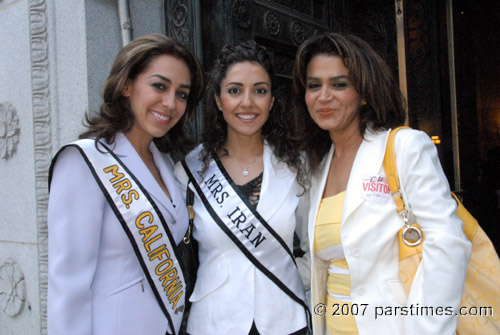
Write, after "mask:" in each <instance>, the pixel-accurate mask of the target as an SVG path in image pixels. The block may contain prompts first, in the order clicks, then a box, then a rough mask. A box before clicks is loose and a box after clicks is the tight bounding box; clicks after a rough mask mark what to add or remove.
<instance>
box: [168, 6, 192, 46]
mask: <svg viewBox="0 0 500 335" xmlns="http://www.w3.org/2000/svg"><path fill="white" fill-rule="evenodd" d="M171 13H172V23H173V26H174V27H173V28H174V29H173V30H172V32H173V34H174V37H175V39H176V40H177V41H179V42H180V43H182V44H185V45H186V44H189V42H190V41H189V28H188V27H187V25H186V23H187V22H188V8H187V6H186V5H185V4H183V3H182V2H180V1H176V2H175V3H174V4H173V6H172V12H171Z"/></svg>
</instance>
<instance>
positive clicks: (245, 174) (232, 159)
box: [227, 152, 259, 177]
mask: <svg viewBox="0 0 500 335" xmlns="http://www.w3.org/2000/svg"><path fill="white" fill-rule="evenodd" d="M227 155H228V156H229V159H230V160H231V161H232V162H233V163H234V164H235V165H236V166H237V167H239V168H240V169H243V171H242V172H241V174H242V175H243V176H244V177H248V174H249V172H248V168H249V167H250V166H251V165H252V164H253V163H255V161H256V160H257V158H259V156H257V157H255V159H254V160H253V161H252V162H251V163H250V164H248V165H247V166H246V167H242V166H241V165H240V164H238V161H237V160H236V159H235V158H233V157H232V156H231V155H230V154H229V152H228V153H227Z"/></svg>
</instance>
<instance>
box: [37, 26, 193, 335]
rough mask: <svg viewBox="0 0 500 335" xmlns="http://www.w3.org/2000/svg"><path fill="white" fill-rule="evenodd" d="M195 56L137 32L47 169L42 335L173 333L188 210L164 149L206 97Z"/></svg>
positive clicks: (174, 145)
mask: <svg viewBox="0 0 500 335" xmlns="http://www.w3.org/2000/svg"><path fill="white" fill-rule="evenodd" d="M202 78H203V76H202V70H201V66H200V64H199V62H198V60H197V59H196V57H195V56H194V55H193V54H192V53H191V52H190V51H189V50H188V49H187V48H186V47H184V46H181V45H180V44H178V43H177V42H175V41H173V40H172V39H170V38H168V37H165V36H162V35H158V34H152V35H145V36H142V37H139V38H137V39H136V40H134V41H132V42H131V43H129V44H128V45H127V46H125V47H124V48H123V49H122V50H121V51H120V52H119V53H118V55H117V57H116V59H115V61H114V64H113V67H112V69H111V72H110V74H109V77H108V79H107V81H106V83H105V86H104V102H103V104H102V106H101V108H100V110H99V112H98V113H96V114H91V115H88V116H87V127H88V129H87V131H85V132H84V133H83V134H81V135H80V138H81V139H80V140H79V141H76V142H74V143H72V144H69V145H66V146H64V147H63V148H62V149H61V150H60V151H59V152H58V153H57V155H56V157H54V160H53V162H52V165H51V168H50V199H49V208H48V229H49V242H48V244H49V271H48V273H49V285H48V312H47V318H48V334H50V335H56V334H61V335H63V334H64V335H66V334H75V335H76V334H93V335H113V334H114V335H124V334H130V335H136V334H179V333H180V331H181V322H182V316H183V311H184V310H185V309H186V306H187V305H186V304H187V298H186V297H187V296H188V295H189V283H188V282H187V279H188V278H189V273H187V272H186V271H185V269H183V268H182V267H181V264H180V262H181V261H182V259H181V258H182V254H181V253H180V252H179V250H180V248H181V247H183V242H182V240H183V237H185V234H186V232H187V228H188V222H189V219H188V213H187V209H186V207H185V204H184V199H183V196H182V194H181V192H180V190H179V189H178V184H177V182H176V180H175V177H174V175H173V167H174V163H173V161H172V159H171V158H170V153H172V152H177V151H180V152H182V151H183V150H184V148H185V146H186V145H187V144H188V143H189V142H188V138H187V137H186V136H185V135H184V132H183V126H184V125H185V124H186V121H187V120H188V118H189V116H190V115H191V114H192V112H193V109H194V107H195V106H196V105H197V103H198V101H199V99H200V96H201V92H202V90H203V80H202Z"/></svg>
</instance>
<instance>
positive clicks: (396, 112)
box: [293, 33, 406, 168]
mask: <svg viewBox="0 0 500 335" xmlns="http://www.w3.org/2000/svg"><path fill="white" fill-rule="evenodd" d="M317 55H332V56H339V57H340V58H341V59H342V60H343V62H344V65H345V66H346V68H347V69H348V70H349V79H350V81H351V83H352V85H354V88H355V89H356V91H357V92H358V93H359V94H360V95H361V97H362V98H363V99H364V100H365V101H366V103H367V104H366V105H362V106H361V107H360V110H359V116H360V118H359V120H360V122H359V130H360V133H361V136H364V134H365V131H366V128H367V127H368V126H370V127H371V128H372V129H373V130H376V131H377V130H383V129H389V128H393V127H397V126H400V125H402V124H403V123H404V121H405V119H406V113H405V108H406V107H405V106H406V103H405V100H404V97H403V95H402V94H401V91H400V89H399V86H398V84H397V82H396V81H395V79H394V77H393V76H392V74H391V72H390V70H389V68H388V66H387V64H386V63H385V62H384V60H383V59H382V58H381V57H380V56H379V55H378V54H377V53H376V52H375V51H374V50H373V49H372V47H371V46H370V45H369V44H368V43H366V42H365V41H364V40H362V39H361V38H359V37H356V36H353V35H348V34H340V33H325V34H321V35H317V36H312V37H310V38H309V39H307V40H306V41H304V43H302V45H301V46H300V47H299V50H298V51H297V55H296V58H295V66H294V70H293V87H294V103H295V111H296V113H297V114H298V118H299V121H300V122H301V123H302V124H304V128H303V129H302V135H303V146H304V150H305V151H306V154H307V156H308V158H309V163H310V165H311V167H313V168H315V167H317V165H318V164H319V162H320V161H321V159H322V158H323V156H324V155H325V154H326V152H328V150H329V148H330V145H331V140H330V137H329V135H328V132H327V131H326V130H322V129H320V128H319V127H318V126H317V125H316V124H315V123H314V121H313V120H312V118H311V117H310V115H309V112H308V110H307V106H306V103H305V91H306V79H307V66H308V65H309V62H310V61H311V59H312V58H314V57H315V56H317Z"/></svg>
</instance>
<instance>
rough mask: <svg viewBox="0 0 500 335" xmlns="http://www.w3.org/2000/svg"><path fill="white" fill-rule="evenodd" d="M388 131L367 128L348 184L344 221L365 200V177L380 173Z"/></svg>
mask: <svg viewBox="0 0 500 335" xmlns="http://www.w3.org/2000/svg"><path fill="white" fill-rule="evenodd" d="M387 135H388V132H386V131H383V132H378V133H375V132H373V131H371V130H370V129H369V128H368V129H367V130H366V133H365V139H364V140H363V142H362V143H361V145H360V147H359V149H358V153H357V154H356V158H355V160H354V164H353V166H352V169H351V174H350V176H349V181H348V184H347V190H346V191H347V192H346V195H348V196H346V198H345V200H344V209H343V214H342V222H345V221H346V220H347V219H348V217H349V215H351V214H352V212H354V211H355V210H356V208H358V207H359V206H360V205H361V204H362V203H363V201H364V199H362V198H361V191H362V187H363V178H365V177H372V176H377V175H379V174H380V171H381V168H382V162H383V159H384V154H385V144H386V141H387Z"/></svg>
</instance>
